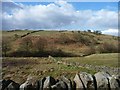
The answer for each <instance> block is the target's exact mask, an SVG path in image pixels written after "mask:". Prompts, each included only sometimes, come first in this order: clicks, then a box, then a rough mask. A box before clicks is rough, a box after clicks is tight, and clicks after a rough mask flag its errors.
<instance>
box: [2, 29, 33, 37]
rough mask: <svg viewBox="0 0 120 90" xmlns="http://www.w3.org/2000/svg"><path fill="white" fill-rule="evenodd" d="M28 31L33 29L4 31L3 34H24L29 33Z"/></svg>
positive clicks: (10, 35)
mask: <svg viewBox="0 0 120 90" xmlns="http://www.w3.org/2000/svg"><path fill="white" fill-rule="evenodd" d="M28 32H31V31H30V30H21V31H13V32H7V31H2V36H7V37H12V36H14V35H15V34H17V35H20V36H22V35H24V34H27V33H28Z"/></svg>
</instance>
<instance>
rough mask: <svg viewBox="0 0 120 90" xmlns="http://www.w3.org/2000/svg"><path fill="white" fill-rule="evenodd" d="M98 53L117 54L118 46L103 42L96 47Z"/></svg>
mask: <svg viewBox="0 0 120 90" xmlns="http://www.w3.org/2000/svg"><path fill="white" fill-rule="evenodd" d="M98 51H99V52H100V53H118V44H114V43H108V42H104V43H103V44H102V45H100V46H99V47H98Z"/></svg>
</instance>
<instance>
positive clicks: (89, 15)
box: [2, 1, 118, 33]
mask: <svg viewBox="0 0 120 90" xmlns="http://www.w3.org/2000/svg"><path fill="white" fill-rule="evenodd" d="M13 4H14V5H13ZM3 5H4V6H3V7H4V8H3V13H2V21H3V22H2V25H3V30H10V29H56V28H64V27H65V29H67V28H66V27H69V28H77V29H81V28H80V27H82V28H88V29H89V28H92V29H96V28H97V29H104V30H109V29H112V30H114V29H116V28H117V24H118V22H117V21H118V13H117V12H115V11H110V10H105V9H101V10H98V11H93V10H76V9H75V7H73V6H72V4H70V3H67V2H65V1H58V2H55V3H50V4H48V5H41V4H40V5H23V4H19V5H18V4H17V5H16V4H15V3H11V4H9V5H8V4H7V5H5V4H3ZM10 5H12V7H11V6H10ZM8 6H10V7H11V8H9V7H8ZM6 8H7V9H6ZM8 8H9V10H8ZM104 33H105V31H104Z"/></svg>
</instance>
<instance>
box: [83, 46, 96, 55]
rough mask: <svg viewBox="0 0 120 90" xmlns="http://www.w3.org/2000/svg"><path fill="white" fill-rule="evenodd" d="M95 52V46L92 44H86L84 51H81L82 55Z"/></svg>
mask: <svg viewBox="0 0 120 90" xmlns="http://www.w3.org/2000/svg"><path fill="white" fill-rule="evenodd" d="M95 53H96V50H95V47H94V46H89V47H88V46H87V47H86V48H85V49H84V51H83V54H84V55H91V54H95Z"/></svg>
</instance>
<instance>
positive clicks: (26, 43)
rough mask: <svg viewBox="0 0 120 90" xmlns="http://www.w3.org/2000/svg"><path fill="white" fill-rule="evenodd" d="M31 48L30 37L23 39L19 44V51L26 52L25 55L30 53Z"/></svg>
mask: <svg viewBox="0 0 120 90" xmlns="http://www.w3.org/2000/svg"><path fill="white" fill-rule="evenodd" d="M31 48H32V39H31V37H24V38H23V39H22V41H21V44H20V49H21V50H22V51H25V52H27V54H28V53H29V52H30V50H31Z"/></svg>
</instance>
